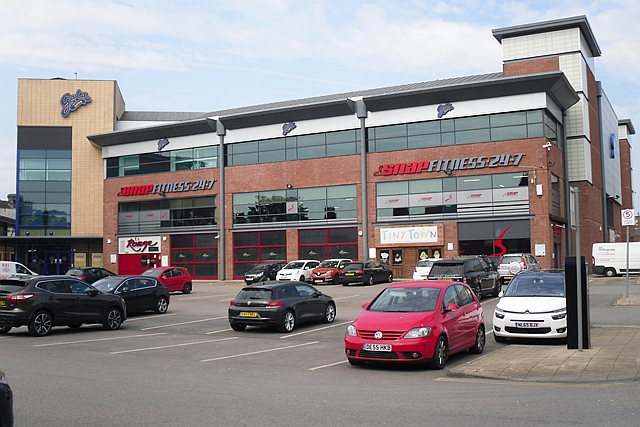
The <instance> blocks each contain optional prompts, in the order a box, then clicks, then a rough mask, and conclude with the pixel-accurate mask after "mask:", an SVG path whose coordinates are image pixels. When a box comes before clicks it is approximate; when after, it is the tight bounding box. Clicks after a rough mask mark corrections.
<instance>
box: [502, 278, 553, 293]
mask: <svg viewBox="0 0 640 427" xmlns="http://www.w3.org/2000/svg"><path fill="white" fill-rule="evenodd" d="M504 296H505V297H564V296H565V289H564V276H563V275H561V274H544V275H538V274H535V275H529V274H522V275H517V276H516V277H514V278H513V280H511V283H509V286H508V287H507V290H506V291H505V293H504Z"/></svg>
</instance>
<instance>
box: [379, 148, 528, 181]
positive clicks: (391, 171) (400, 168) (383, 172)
mask: <svg viewBox="0 0 640 427" xmlns="http://www.w3.org/2000/svg"><path fill="white" fill-rule="evenodd" d="M522 157H524V154H523V153H516V154H496V155H493V156H473V157H460V158H459V159H440V160H424V161H421V162H406V163H386V164H383V165H380V166H378V169H377V170H376V171H375V172H374V173H373V175H374V176H391V175H410V174H414V173H422V172H444V171H455V170H466V169H482V168H495V167H500V166H518V164H519V163H520V160H522Z"/></svg>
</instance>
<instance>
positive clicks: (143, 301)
mask: <svg viewBox="0 0 640 427" xmlns="http://www.w3.org/2000/svg"><path fill="white" fill-rule="evenodd" d="M93 287H94V288H96V289H98V290H99V291H100V292H104V293H108V294H114V295H120V296H121V297H122V298H123V299H124V302H125V303H126V305H127V316H128V315H130V314H133V313H142V312H145V311H149V310H153V311H155V312H156V313H166V312H167V310H168V309H169V290H168V289H167V287H166V286H164V285H163V284H162V283H160V282H159V281H158V279H156V278H155V277H149V276H111V277H105V278H104V279H100V280H98V281H97V282H95V283H94V284H93Z"/></svg>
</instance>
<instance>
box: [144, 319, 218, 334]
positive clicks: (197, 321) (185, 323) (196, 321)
mask: <svg viewBox="0 0 640 427" xmlns="http://www.w3.org/2000/svg"><path fill="white" fill-rule="evenodd" d="M227 318H228V316H222V317H210V318H208V319H201V320H192V321H190V322H179V323H172V324H170V325H160V326H151V327H149V328H142V329H140V330H141V331H149V330H151V329H159V328H170V327H171V326H179V325H188V324H190V323H200V322H208V321H210V320H220V319H227Z"/></svg>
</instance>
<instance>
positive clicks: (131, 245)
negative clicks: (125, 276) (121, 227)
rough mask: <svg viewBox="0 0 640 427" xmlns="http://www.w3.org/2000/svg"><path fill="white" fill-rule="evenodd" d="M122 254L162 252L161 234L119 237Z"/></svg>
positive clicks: (119, 247)
mask: <svg viewBox="0 0 640 427" xmlns="http://www.w3.org/2000/svg"><path fill="white" fill-rule="evenodd" d="M118 249H119V250H118V252H119V253H121V254H148V253H159V252H160V236H144V237H121V238H119V239H118Z"/></svg>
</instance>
